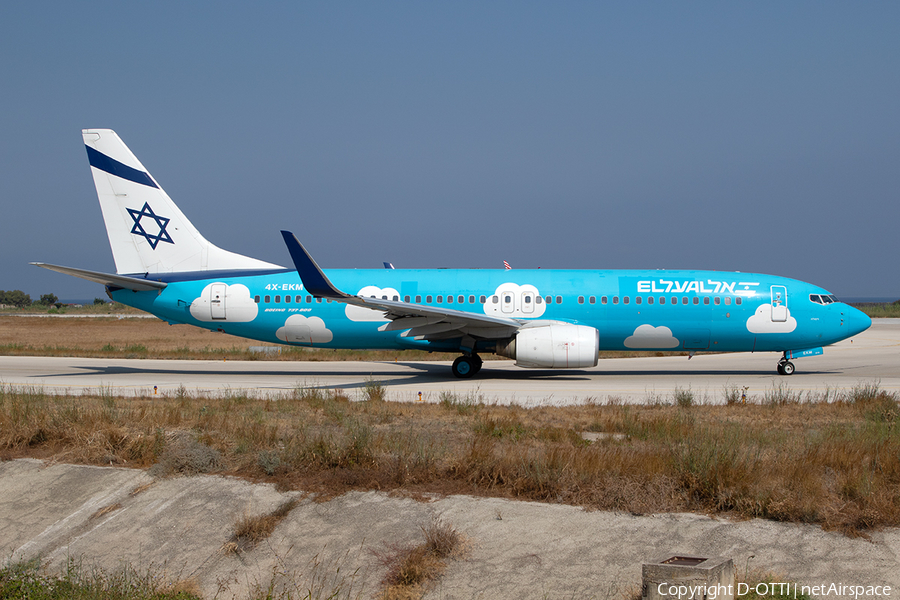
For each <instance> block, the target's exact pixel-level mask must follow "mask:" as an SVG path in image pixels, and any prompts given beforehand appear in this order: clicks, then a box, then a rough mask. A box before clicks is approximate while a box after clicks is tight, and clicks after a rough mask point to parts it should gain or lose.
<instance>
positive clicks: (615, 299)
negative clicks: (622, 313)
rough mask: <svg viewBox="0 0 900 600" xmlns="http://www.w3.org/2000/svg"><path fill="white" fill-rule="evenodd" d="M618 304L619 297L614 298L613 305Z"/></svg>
mask: <svg viewBox="0 0 900 600" xmlns="http://www.w3.org/2000/svg"><path fill="white" fill-rule="evenodd" d="M618 303H619V297H618V296H613V304H618Z"/></svg>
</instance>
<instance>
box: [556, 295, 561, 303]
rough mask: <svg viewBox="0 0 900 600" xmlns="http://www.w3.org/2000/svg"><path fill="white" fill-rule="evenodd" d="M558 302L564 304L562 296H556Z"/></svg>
mask: <svg viewBox="0 0 900 600" xmlns="http://www.w3.org/2000/svg"><path fill="white" fill-rule="evenodd" d="M556 303H557V304H562V296H557V297H556Z"/></svg>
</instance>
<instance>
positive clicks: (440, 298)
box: [437, 296, 444, 304]
mask: <svg viewBox="0 0 900 600" xmlns="http://www.w3.org/2000/svg"><path fill="white" fill-rule="evenodd" d="M443 301H444V297H443V296H438V297H437V303H438V304H440V303H441V302H443Z"/></svg>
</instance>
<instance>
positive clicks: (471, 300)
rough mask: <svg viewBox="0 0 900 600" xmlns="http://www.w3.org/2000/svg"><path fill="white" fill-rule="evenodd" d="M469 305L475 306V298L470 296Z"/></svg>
mask: <svg viewBox="0 0 900 600" xmlns="http://www.w3.org/2000/svg"><path fill="white" fill-rule="evenodd" d="M469 304H475V296H469Z"/></svg>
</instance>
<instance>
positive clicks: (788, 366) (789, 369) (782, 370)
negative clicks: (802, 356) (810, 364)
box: [778, 356, 794, 375]
mask: <svg viewBox="0 0 900 600" xmlns="http://www.w3.org/2000/svg"><path fill="white" fill-rule="evenodd" d="M778 374H779V375H793V374H794V363H792V362H791V361H789V360H788V359H787V357H785V356H782V357H781V360H779V361H778Z"/></svg>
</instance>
